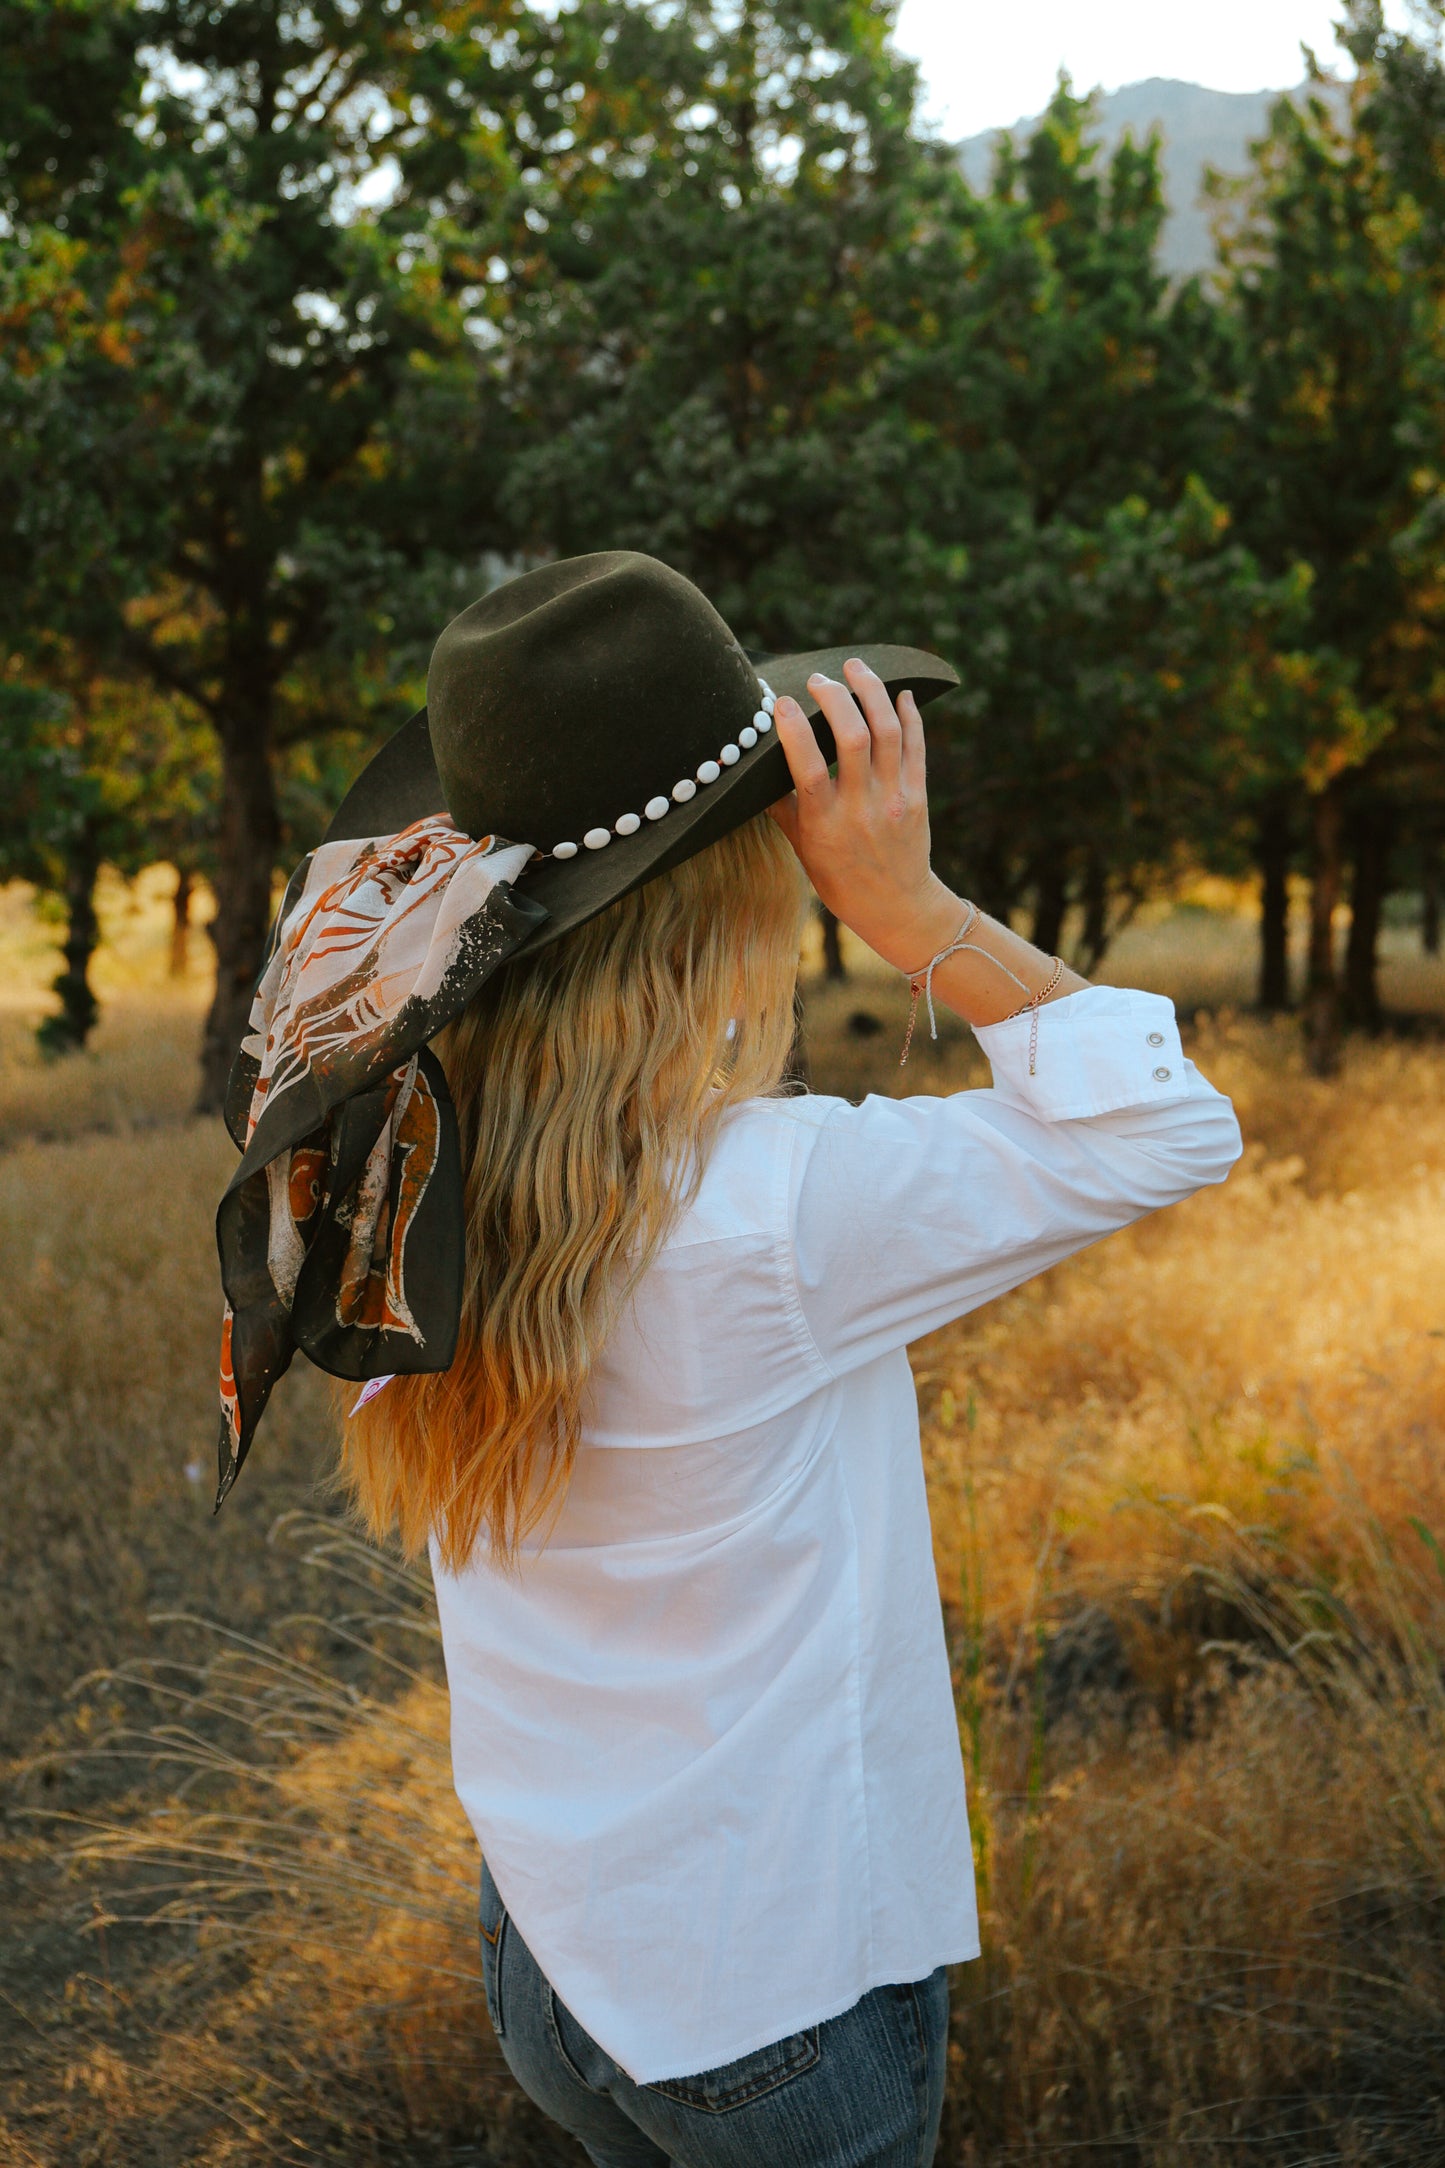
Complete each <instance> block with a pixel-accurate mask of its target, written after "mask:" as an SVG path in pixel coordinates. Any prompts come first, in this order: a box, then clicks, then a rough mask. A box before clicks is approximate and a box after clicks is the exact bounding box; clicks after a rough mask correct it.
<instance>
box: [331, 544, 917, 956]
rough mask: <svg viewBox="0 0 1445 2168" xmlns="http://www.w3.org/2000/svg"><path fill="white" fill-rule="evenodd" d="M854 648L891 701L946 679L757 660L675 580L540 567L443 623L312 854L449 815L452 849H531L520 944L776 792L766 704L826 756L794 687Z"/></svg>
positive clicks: (827, 659)
mask: <svg viewBox="0 0 1445 2168" xmlns="http://www.w3.org/2000/svg"><path fill="white" fill-rule="evenodd" d="M855 654H856V655H860V656H861V657H862V658H863V660H864V661H865V662H867V663H868V664H870V665H871V667H872V668H873V669H874V670H876V671H877V673H878V675H879V677H881V678H882V679H883V681H884V683H885V684H886V685H887V687H888V690H889V693H890V694H891V695H892V696H893V697H894V698H895V699H896V698H897V696H898V694H899V693H900V692H902V691H903V690H904V689H905V688H907V689H908V690H910V691H911V692H912V693H913V694H914V696H915V698H916V699H917V700H918V701H919V702H920V704H921V703H922V702H924V701H927V700H931V699H934V698H935V697H936V696H937V695H938V694H940V693H945V692H947V691H949V690H950V689H951V688H952V687H953V686H955V685H956V684H957V683H958V673H957V672H956V671H955V670H953V669H952V668H950V666H949V665H948V664H947V663H946V662H943V661H941V660H940V658H939V657H938V656H937V655H930V654H928V653H926V652H925V651H924V650H923V649H921V648H913V647H889V646H879V645H875V644H871V643H867V642H865V643H863V644H861V645H855V646H853V647H827V648H812V649H808V650H806V651H803V652H800V653H796V654H783V655H767V656H762V657H759V658H756V659H754V658H752V657H750V656H749V655H748V654H747V653H745V652H744V650H743V648H742V647H741V646H740V645H739V644H738V641H737V639H736V638H735V637H734V635H733V634H732V632H731V631H730V630H729V629H728V627H727V625H726V624H724V622H723V620H722V618H721V617H720V616H719V615H718V613H717V611H716V610H715V609H714V608H713V606H712V604H711V603H710V602H709V601H708V600H707V599H706V597H705V596H704V595H702V594H701V593H700V592H699V590H698V589H697V588H696V587H694V585H693V584H692V582H691V581H690V580H688V579H685V578H684V577H683V575H682V574H681V573H679V572H674V571H673V570H672V569H671V568H670V567H669V566H667V565H664V564H661V563H659V561H658V560H657V559H656V558H655V557H644V556H641V555H639V554H638V553H636V552H635V551H631V550H606V551H603V552H601V553H599V554H598V555H595V556H590V557H570V558H566V559H564V560H563V561H562V562H560V563H557V564H550V565H543V566H541V567H540V568H539V569H538V570H536V571H534V572H526V573H523V574H522V575H521V576H520V578H518V579H514V580H511V581H509V582H508V583H507V584H506V585H505V586H503V587H499V588H496V589H495V590H494V591H493V592H492V593H491V594H489V595H484V596H483V597H482V599H481V601H480V602H474V603H473V604H472V605H471V607H470V608H469V609H466V610H463V612H462V613H461V615H460V616H459V617H456V618H453V620H452V622H451V623H450V624H449V625H448V626H447V628H446V630H445V631H444V632H443V633H442V636H441V638H440V639H439V640H438V641H437V644H436V648H435V651H434V652H433V655H432V659H431V668H430V671H429V672H428V675H427V704H426V707H425V708H424V709H423V710H422V711H421V712H420V713H419V714H417V715H414V716H413V717H412V719H411V721H410V722H409V723H407V724H405V725H404V726H403V728H402V729H401V730H399V731H398V732H397V734H396V736H395V737H393V738H392V739H391V740H390V741H389V743H388V744H386V745H385V746H383V747H382V749H381V751H380V752H379V753H378V754H377V756H376V758H375V759H374V760H373V761H372V762H371V764H370V766H369V767H368V768H366V769H365V770H364V772H363V773H362V775H361V776H360V777H359V779H358V780H357V782H356V783H355V784H354V785H353V787H352V789H351V790H350V791H349V792H348V793H347V796H346V798H345V799H344V800H343V802H342V804H341V806H340V808H339V809H338V811H337V814H336V817H335V819H334V820H333V821H332V823H331V826H330V828H329V829H328V831H327V840H328V842H334V841H340V840H342V839H351V838H362V837H367V836H375V835H385V834H390V833H392V832H394V831H395V830H397V829H400V828H403V827H405V826H406V825H407V824H408V823H409V822H411V821H414V820H420V819H423V818H425V817H427V816H428V815H433V814H445V815H446V816H447V817H448V818H449V819H450V820H451V821H452V823H453V824H454V826H456V827H457V828H458V829H460V830H462V831H463V832H465V833H466V834H468V835H471V836H481V835H486V834H499V835H502V836H506V837H509V838H511V839H513V840H515V841H518V842H521V841H526V842H528V843H531V844H533V845H534V846H535V849H536V852H537V855H536V856H535V857H534V858H533V859H532V860H531V861H530V862H529V864H528V865H527V867H526V868H525V870H524V871H523V873H522V874H521V875H520V876H519V877H518V879H517V881H516V883H515V884H514V887H515V891H516V893H517V894H518V895H519V896H520V897H525V898H527V899H530V900H531V901H533V902H535V903H537V904H539V905H541V906H542V907H543V909H545V911H546V912H547V918H546V921H545V923H542V924H540V925H538V927H537V928H536V930H535V931H534V932H533V933H532V934H531V936H530V937H529V939H528V940H527V942H526V943H525V947H526V949H527V950H528V951H531V950H534V949H536V948H538V947H541V946H542V945H544V944H545V943H547V942H549V941H553V940H555V939H556V938H557V937H558V935H560V934H563V933H566V932H568V931H569V930H570V928H572V927H573V926H576V925H580V924H581V922H582V921H583V920H584V919H588V918H591V917H593V916H594V915H595V914H596V913H597V912H598V911H600V910H602V909H604V908H605V907H606V905H608V904H609V903H612V902H614V901H615V900H616V898H618V897H619V896H623V895H625V894H626V893H627V892H628V890H629V889H633V888H637V887H640V886H641V884H642V883H643V882H644V881H647V880H650V879H651V878H652V877H653V876H654V875H655V874H659V873H663V872H666V871H667V869H668V868H669V867H671V866H675V865H677V864H679V863H680V861H681V860H683V859H684V858H688V857H690V856H691V855H692V854H693V853H694V852H695V851H700V850H702V849H704V848H705V847H706V846H707V845H708V844H709V843H715V842H716V841H717V840H718V838H719V837H720V836H723V835H726V834H727V833H728V831H729V830H730V829H732V828H736V827H738V826H739V825H740V824H741V823H742V822H743V821H746V820H749V819H751V818H752V816H753V815H754V814H756V813H761V812H762V811H763V810H764V808H765V807H767V806H769V805H772V804H773V803H774V802H775V801H776V800H777V799H779V798H782V797H784V796H785V795H786V793H787V792H788V791H789V789H791V787H792V786H791V781H790V778H789V774H788V765H787V761H786V758H785V757H784V754H783V749H782V747H781V745H780V744H779V743H778V740H777V737H776V734H775V733H774V732H773V729H772V709H773V705H774V699H775V697H780V696H782V695H783V694H790V695H791V696H792V698H793V699H795V700H797V701H798V702H799V703H800V704H801V706H802V707H803V709H804V711H805V713H807V714H808V715H809V717H810V719H811V720H812V723H813V729H814V733H815V735H816V737H817V739H818V742H819V744H820V746H821V748H822V750H823V752H824V753H825V755H826V756H827V757H828V758H829V759H830V760H831V758H832V757H833V739H832V732H831V731H830V730H829V728H828V725H827V723H826V721H825V720H824V718H823V716H822V715H821V713H820V712H819V709H818V704H817V702H816V701H815V700H814V699H813V697H812V695H811V694H810V693H809V691H808V679H809V678H810V677H811V676H812V675H813V674H814V673H815V672H822V673H823V674H824V675H825V676H828V677H838V676H840V675H841V673H842V667H843V663H844V661H845V660H846V658H847V657H848V656H850V655H855Z"/></svg>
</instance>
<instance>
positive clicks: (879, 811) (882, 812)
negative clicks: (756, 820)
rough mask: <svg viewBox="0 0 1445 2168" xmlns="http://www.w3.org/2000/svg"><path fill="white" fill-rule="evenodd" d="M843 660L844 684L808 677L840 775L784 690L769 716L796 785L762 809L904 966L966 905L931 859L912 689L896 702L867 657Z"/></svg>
mask: <svg viewBox="0 0 1445 2168" xmlns="http://www.w3.org/2000/svg"><path fill="white" fill-rule="evenodd" d="M843 669H844V674H845V676H846V677H847V681H848V682H847V684H845V685H841V684H839V683H838V681H837V679H836V678H828V677H822V676H817V677H812V678H809V680H808V690H809V691H810V692H811V693H812V695H813V698H814V699H815V700H816V701H817V703H818V705H819V707H820V708H821V709H822V711H823V713H824V715H825V716H826V717H827V720H828V722H829V724H830V726H831V728H832V732H833V738H834V742H835V744H836V745H837V748H838V773H837V776H836V778H834V777H833V776H831V775H830V774H829V772H828V764H827V762H826V761H825V760H824V758H823V755H822V753H821V752H820V751H819V750H818V742H817V740H816V738H815V737H814V736H813V728H812V725H811V723H810V722H809V721H808V718H807V716H806V715H805V714H804V713H803V710H802V708H801V707H799V705H798V703H797V701H796V700H790V699H788V698H786V697H784V698H782V699H780V700H779V701H778V704H777V712H776V714H775V716H774V718H773V719H774V722H775V724H776V726H777V732H778V737H779V740H780V741H781V744H782V747H783V751H784V752H785V753H786V755H787V758H788V769H789V772H790V773H791V775H792V778H793V789H792V792H791V794H790V795H789V796H788V797H786V798H781V799H779V801H778V803H777V804H776V805H774V806H772V807H770V808H769V810H770V812H771V813H772V816H773V819H774V820H775V821H776V822H777V823H778V826H779V827H780V828H781V829H782V831H783V833H784V835H786V837H787V838H788V841H789V842H790V843H791V844H792V846H793V849H794V850H795V851H796V852H797V854H798V856H799V858H800V859H801V860H802V862H803V868H804V870H805V872H806V873H807V876H808V878H809V880H810V881H811V882H812V884H813V887H814V888H815V890H816V891H817V893H818V895H819V896H820V897H821V899H822V901H823V902H824V903H825V904H826V905H827V907H828V909H829V910H830V911H831V912H833V914H834V916H835V917H837V918H839V919H841V921H842V922H843V924H844V925H845V926H848V927H851V928H852V930H853V932H854V933H856V934H857V935H858V937H859V939H860V940H862V941H866V942H867V943H868V946H869V947H870V948H871V949H873V950H874V951H875V952H876V953H877V954H878V955H880V956H881V957H883V958H884V960H885V961H886V962H888V963H890V964H893V965H895V966H897V968H898V969H899V970H902V971H910V970H913V969H915V968H916V967H917V966H918V965H919V964H920V963H926V962H927V960H928V958H929V957H930V956H931V955H933V954H935V953H936V951H937V950H939V949H940V948H942V947H944V945H945V944H946V943H947V942H949V941H950V940H952V938H953V936H954V935H955V933H956V932H957V931H958V926H959V921H960V919H961V918H962V916H963V905H962V904H961V903H960V902H959V899H958V898H957V897H956V896H955V895H953V894H952V893H951V891H950V890H949V889H948V888H946V887H945V886H944V884H943V882H942V881H940V880H939V879H938V878H937V876H936V875H935V874H934V872H933V871H932V869H931V867H930V865H929V835H928V787H927V778H926V775H925V771H924V751H923V720H922V717H921V716H920V715H919V712H918V703H917V701H916V700H915V699H914V697H913V695H912V693H910V692H905V693H902V694H901V695H900V696H899V701H898V706H897V708H896V709H895V707H894V705H893V702H892V701H891V700H890V699H889V697H888V688H887V686H886V685H885V684H884V683H883V680H882V679H881V678H880V677H879V676H878V675H877V674H876V672H874V671H872V670H870V669H869V667H868V665H867V664H866V663H865V662H860V661H859V660H858V659H857V658H856V657H855V658H852V659H850V660H849V661H848V662H846V663H845V664H844V665H843Z"/></svg>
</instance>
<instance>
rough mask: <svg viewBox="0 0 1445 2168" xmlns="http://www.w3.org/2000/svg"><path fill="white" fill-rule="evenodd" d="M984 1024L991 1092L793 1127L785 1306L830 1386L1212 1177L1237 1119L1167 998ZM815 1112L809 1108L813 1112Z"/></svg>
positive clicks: (1068, 1005)
mask: <svg viewBox="0 0 1445 2168" xmlns="http://www.w3.org/2000/svg"><path fill="white" fill-rule="evenodd" d="M1037 1019H1038V1039H1037V1045H1036V1047H1034V1048H1033V1058H1032V1065H1031V1046H1032V1031H1031V1026H1032V1023H1033V1018H1032V1016H1030V1015H1027V1014H1026V1015H1024V1016H1021V1017H1015V1018H1012V1019H1011V1020H1010V1021H1009V1022H1007V1023H1002V1024H991V1025H987V1026H985V1027H983V1028H981V1029H980V1030H979V1031H978V1033H977V1037H978V1040H979V1044H980V1045H981V1046H982V1047H983V1049H984V1051H985V1053H986V1054H987V1055H988V1058H989V1063H990V1066H991V1067H992V1070H993V1078H994V1081H993V1085H992V1088H991V1089H989V1090H986V1091H963V1092H956V1093H954V1094H952V1095H951V1096H950V1097H947V1098H934V1097H929V1098H916V1099H881V1098H875V1097H870V1098H868V1099H865V1100H864V1102H863V1104H862V1105H861V1106H857V1107H854V1106H850V1105H848V1104H847V1103H846V1102H845V1101H841V1100H840V1101H838V1102H837V1103H836V1104H835V1105H834V1106H833V1108H832V1110H831V1111H830V1112H829V1113H828V1114H827V1115H826V1116H825V1117H824V1118H823V1119H822V1120H821V1121H820V1122H819V1123H818V1124H817V1125H816V1126H815V1127H811V1128H810V1129H808V1130H803V1131H800V1138H799V1148H798V1151H797V1153H796V1156H795V1160H794V1168H793V1177H792V1183H791V1193H790V1206H791V1210H790V1220H791V1227H790V1232H791V1236H792V1249H793V1260H794V1270H795V1274H796V1279H797V1289H798V1297H799V1300H800V1303H801V1305H802V1310H803V1315H804V1318H805V1320H806V1322H807V1325H808V1327H809V1330H810V1332H811V1334H812V1337H813V1340H814V1342H815V1344H816V1346H817V1349H818V1352H819V1354H820V1355H821V1356H822V1358H823V1360H824V1362H825V1363H826V1364H827V1365H828V1367H829V1368H830V1370H832V1371H833V1372H834V1374H835V1375H836V1374H838V1373H841V1372H843V1371H847V1370H851V1369H854V1368H856V1367H857V1366H858V1365H859V1364H860V1363H865V1362H869V1361H871V1360H872V1359H873V1358H874V1357H875V1356H877V1355H881V1354H884V1353H886V1352H887V1351H888V1350H889V1349H891V1348H897V1347H901V1346H904V1345H906V1344H907V1342H909V1341H910V1340H916V1339H919V1338H921V1337H922V1335H923V1334H925V1333H929V1332H933V1331H934V1330H936V1328H937V1327H938V1326H940V1325H946V1324H947V1323H949V1321H950V1320H951V1319H953V1318H956V1317H962V1316H964V1315H965V1314H966V1313H967V1312H968V1311H970V1310H975V1309H977V1308H978V1307H979V1306H980V1305H981V1304H982V1303H985V1302H990V1301H992V1300H993V1298H994V1296H996V1295H1002V1294H1004V1293H1006V1292H1007V1291H1008V1290H1009V1289H1010V1288H1013V1287H1017V1286H1018V1285H1019V1284H1020V1283H1021V1282H1022V1281H1024V1280H1027V1279H1031V1278H1032V1277H1033V1275H1034V1274H1035V1273H1037V1272H1042V1271H1044V1270H1046V1269H1047V1267H1048V1266H1050V1265H1056V1264H1058V1263H1059V1261H1060V1259H1061V1258H1065V1257H1068V1256H1069V1255H1070V1254H1071V1253H1072V1252H1073V1251H1075V1250H1078V1249H1082V1248H1084V1246H1085V1245H1086V1244H1088V1243H1090V1242H1095V1241H1097V1240H1098V1238H1099V1237H1100V1236H1101V1235H1106V1234H1110V1233H1112V1232H1113V1230H1114V1229H1115V1228H1118V1227H1124V1226H1127V1225H1128V1224H1129V1222H1130V1221H1131V1220H1135V1219H1139V1218H1142V1216H1143V1215H1144V1214H1145V1213H1146V1212H1154V1211H1157V1210H1158V1209H1159V1207H1160V1206H1161V1205H1167V1204H1175V1203H1177V1202H1178V1201H1179V1200H1180V1199H1181V1198H1183V1197H1187V1196H1189V1195H1191V1194H1192V1192H1193V1191H1195V1190H1197V1189H1201V1188H1203V1187H1204V1186H1206V1185H1207V1184H1209V1183H1212V1182H1222V1181H1223V1180H1224V1178H1225V1176H1226V1175H1227V1174H1228V1172H1229V1170H1230V1168H1231V1167H1232V1166H1233V1165H1234V1162H1235V1161H1236V1159H1237V1158H1238V1157H1239V1153H1240V1138H1239V1125H1238V1123H1237V1122H1236V1120H1235V1117H1234V1109H1233V1107H1232V1106H1231V1105H1230V1103H1229V1101H1228V1100H1227V1099H1226V1098H1224V1097H1223V1095H1222V1094H1221V1093H1219V1092H1217V1091H1215V1089H1214V1087H1213V1086H1212V1085H1211V1084H1209V1083H1207V1082H1206V1080H1205V1079H1204V1078H1203V1077H1202V1076H1201V1075H1200V1073H1199V1071H1198V1070H1197V1069H1196V1068H1195V1066H1194V1064H1193V1063H1192V1062H1191V1061H1188V1060H1186V1058H1185V1055H1184V1051H1183V1048H1182V1047H1181V1045H1180V1043H1179V1029H1178V1025H1177V1024H1176V1022H1175V1018H1174V1007H1173V1004H1172V1002H1170V1001H1167V1000H1166V999H1165V998H1164V997H1163V996H1162V995H1159V994H1144V993H1134V992H1130V991H1128V990H1126V989H1123V988H1119V987H1112V986H1091V987H1086V988H1084V989H1083V990H1082V991H1081V992H1079V993H1075V994H1069V995H1066V996H1065V997H1064V999H1063V1000H1061V1001H1055V1002H1050V1003H1048V1004H1047V1005H1046V1006H1045V1007H1043V1008H1041V1009H1040V1010H1039V1011H1038V1012H1037ZM820 1112H821V1109H820Z"/></svg>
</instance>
